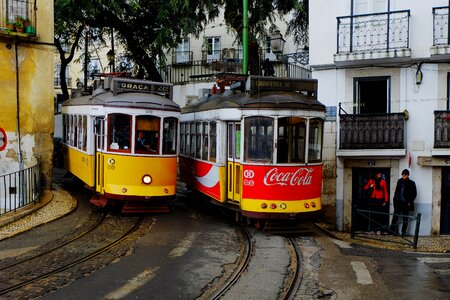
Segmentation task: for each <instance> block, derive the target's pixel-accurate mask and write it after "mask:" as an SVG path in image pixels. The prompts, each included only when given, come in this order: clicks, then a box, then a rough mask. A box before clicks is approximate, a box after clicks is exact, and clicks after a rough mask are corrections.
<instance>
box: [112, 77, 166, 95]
mask: <svg viewBox="0 0 450 300" xmlns="http://www.w3.org/2000/svg"><path fill="white" fill-rule="evenodd" d="M130 92H131V93H132V92H135V93H148V94H155V93H157V94H171V92H172V85H171V84H167V83H162V82H153V81H146V80H132V79H114V83H113V94H114V95H117V94H120V93H130Z"/></svg>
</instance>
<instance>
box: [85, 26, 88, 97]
mask: <svg viewBox="0 0 450 300" xmlns="http://www.w3.org/2000/svg"><path fill="white" fill-rule="evenodd" d="M88 34H89V30H88V29H87V28H86V30H85V33H84V90H85V91H87V89H88V86H87V83H88V78H87V77H88V43H89V37H88Z"/></svg>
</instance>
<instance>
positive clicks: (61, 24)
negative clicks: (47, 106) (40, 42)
mask: <svg viewBox="0 0 450 300" xmlns="http://www.w3.org/2000/svg"><path fill="white" fill-rule="evenodd" d="M75 2H76V1H72V0H55V6H54V10H55V39H54V40H55V46H56V49H57V50H58V53H59V58H60V60H61V68H60V70H59V71H60V74H59V78H60V80H61V91H62V93H63V98H64V100H65V99H69V92H68V88H67V81H66V69H67V66H68V65H69V63H70V62H71V61H72V60H73V58H74V56H75V50H76V49H77V47H78V43H79V41H80V38H81V37H82V34H83V31H84V29H85V25H84V24H83V22H81V21H80V19H81V14H82V11H80V10H78V9H76V7H77V6H76V5H75ZM66 50H67V51H66ZM67 53H68V56H66V54H67Z"/></svg>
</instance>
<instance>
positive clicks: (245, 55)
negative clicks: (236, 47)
mask: <svg viewBox="0 0 450 300" xmlns="http://www.w3.org/2000/svg"><path fill="white" fill-rule="evenodd" d="M242 15H243V21H242V25H243V26H242V27H243V28H242V73H243V74H245V75H247V69H248V0H243V8H242Z"/></svg>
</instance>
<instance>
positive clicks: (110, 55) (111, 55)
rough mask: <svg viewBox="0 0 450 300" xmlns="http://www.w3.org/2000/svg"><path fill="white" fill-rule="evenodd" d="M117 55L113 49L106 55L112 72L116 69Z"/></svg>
mask: <svg viewBox="0 0 450 300" xmlns="http://www.w3.org/2000/svg"><path fill="white" fill-rule="evenodd" d="M115 56H116V55H115V53H114V50H112V49H110V50H109V51H108V53H106V57H107V58H108V61H109V66H110V70H111V72H115V70H114V69H115V68H114V60H115Z"/></svg>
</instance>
